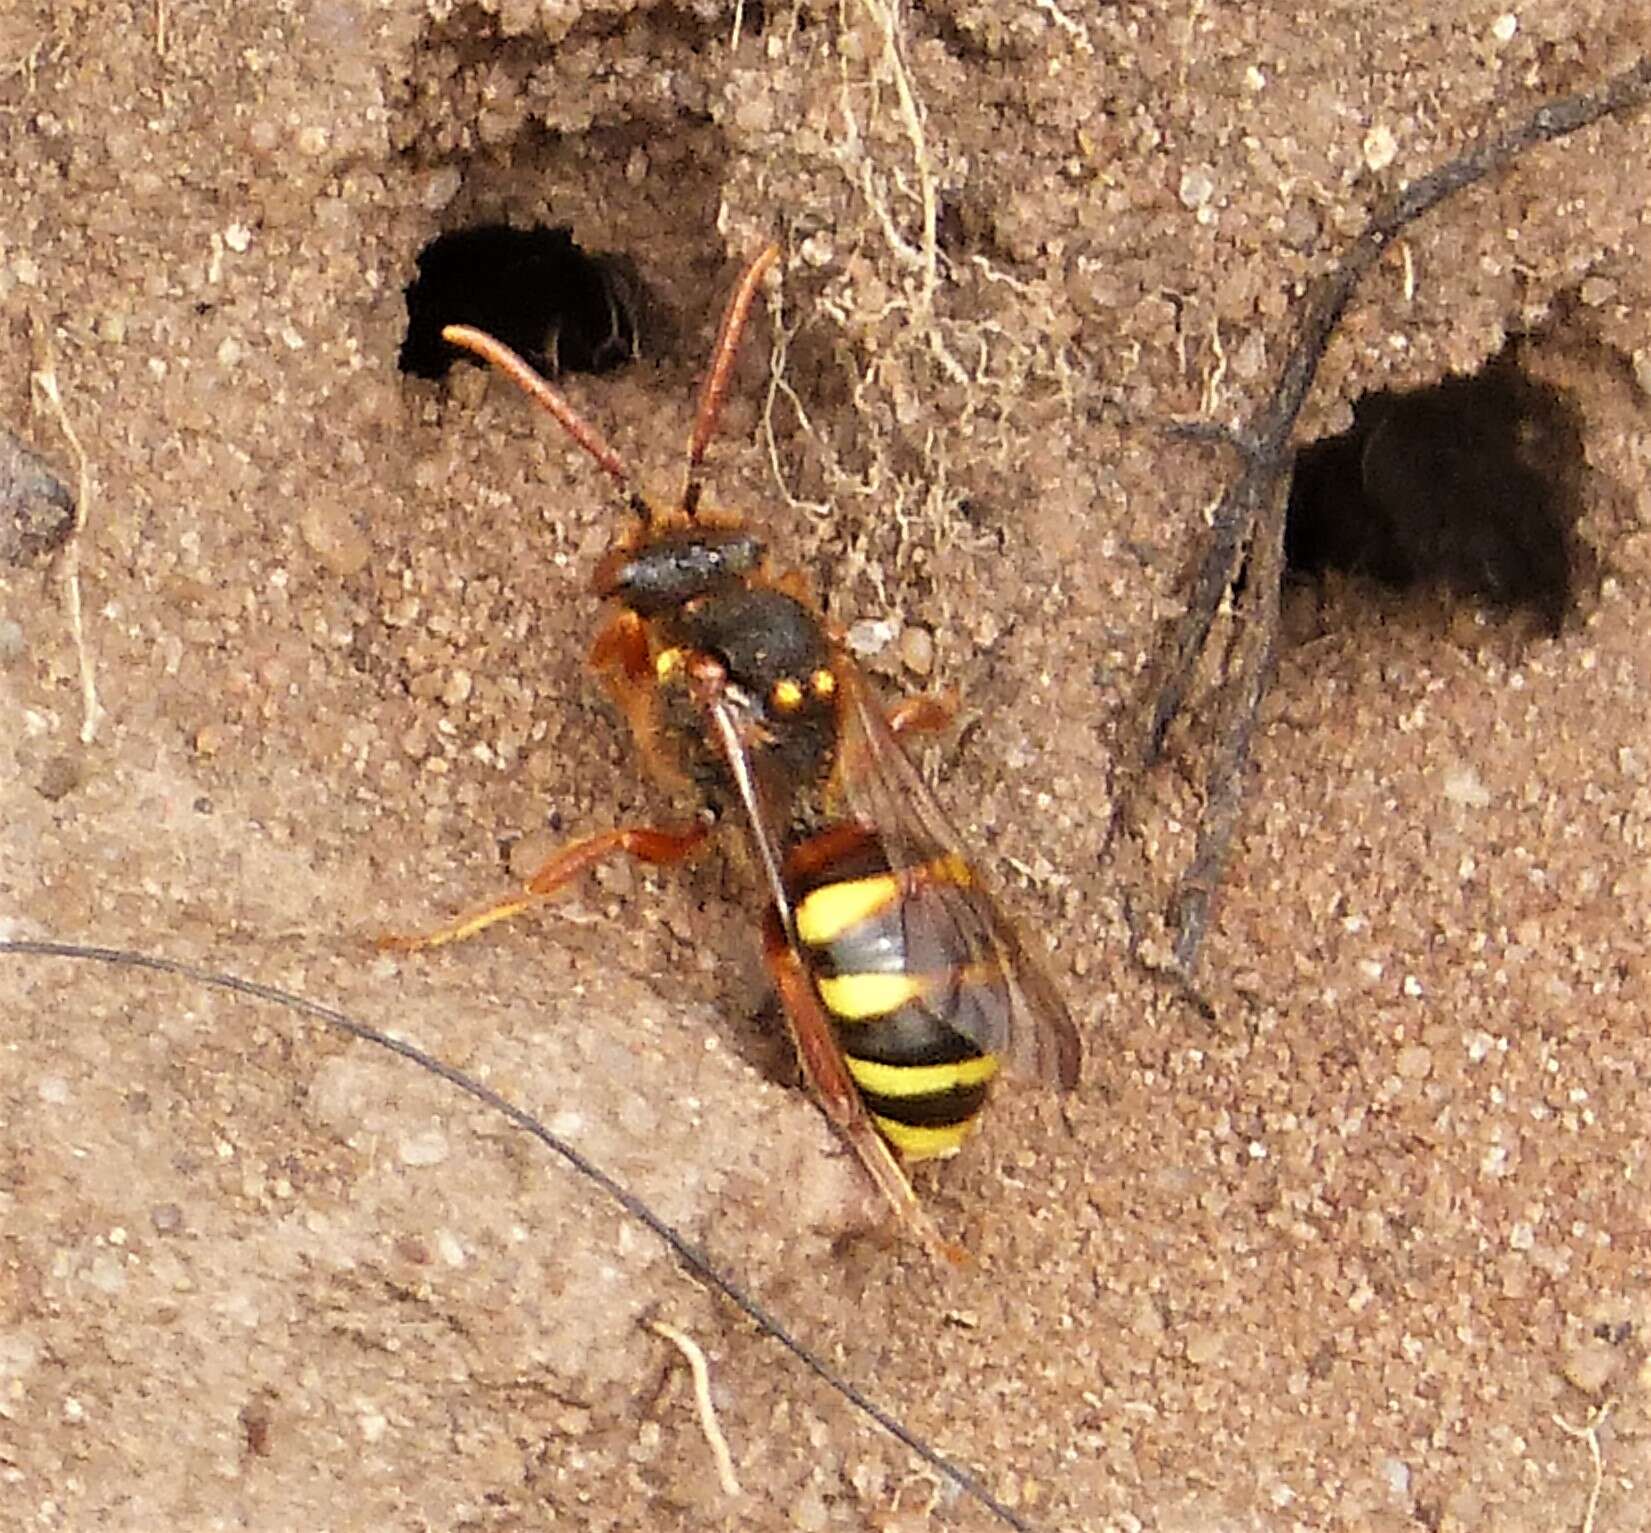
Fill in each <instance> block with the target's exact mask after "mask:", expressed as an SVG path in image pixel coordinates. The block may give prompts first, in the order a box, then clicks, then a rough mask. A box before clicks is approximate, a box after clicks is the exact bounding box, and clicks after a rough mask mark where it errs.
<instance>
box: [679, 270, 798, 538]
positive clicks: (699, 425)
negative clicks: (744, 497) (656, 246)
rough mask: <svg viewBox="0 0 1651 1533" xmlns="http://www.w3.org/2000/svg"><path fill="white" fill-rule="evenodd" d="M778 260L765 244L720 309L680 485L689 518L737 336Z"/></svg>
mask: <svg viewBox="0 0 1651 1533" xmlns="http://www.w3.org/2000/svg"><path fill="white" fill-rule="evenodd" d="M779 258H780V247H779V246H778V245H765V246H764V247H763V248H762V249H761V250H760V251H758V252H757V255H756V257H755V259H754V260H752V262H751V264H750V265H749V266H747V267H746V268H745V271H744V273H743V274H742V275H741V277H740V280H739V285H738V286H737V287H736V288H735V289H734V293H733V296H732V297H731V298H730V299H729V300H728V307H727V308H726V309H724V310H723V313H722V323H721V325H720V326H718V328H717V339H716V344H715V345H714V346H712V348H711V365H710V366H709V367H708V368H707V369H706V373H705V382H704V383H702V384H701V385H700V390H699V409H698V410H697V412H696V413H695V415H694V431H693V435H692V436H690V437H689V438H688V473H687V477H686V478H685V479H684V481H683V485H682V510H683V512H684V513H685V514H686V515H688V516H689V517H692V516H694V515H696V514H697V513H698V511H699V501H700V495H701V493H702V492H703V489H704V486H703V484H702V482H701V479H700V474H699V469H700V465H701V464H702V463H703V462H704V461H705V451H706V449H707V448H708V447H709V446H710V445H711V438H712V437H714V436H715V435H716V434H717V421H718V419H719V418H720V417H721V415H722V402H723V400H724V399H725V398H726V397H727V394H728V384H729V382H730V380H731V379H732V378H733V375H734V357H735V355H736V354H737V353H738V351H739V344H740V337H741V336H742V335H743V334H744V333H745V322H746V320H748V319H749V318H750V317H751V305H752V304H753V303H755V302H756V300H757V290H758V289H759V288H760V287H761V286H762V279H763V278H764V277H766V276H767V275H768V272H769V268H770V267H772V266H773V265H774V264H775V262H777V261H778V260H779Z"/></svg>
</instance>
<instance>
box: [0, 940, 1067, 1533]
mask: <svg viewBox="0 0 1651 1533" xmlns="http://www.w3.org/2000/svg"><path fill="white" fill-rule="evenodd" d="M0 953H16V954H19V955H22V956H29V957H37V958H71V959H77V960H79V961H81V962H83V963H105V964H112V965H114V966H116V967H119V968H128V969H146V970H148V971H149V972H151V973H154V974H171V975H174V976H176V977H177V978H179V979H187V980H189V981H191V982H192V983H194V984H197V985H205V986H207V987H208V988H209V989H213V990H225V991H228V992H229V993H230V994H231V995H242V996H246V997H248V998H249V999H252V1000H256V1001H269V1002H271V1003H272V1004H273V1005H276V1006H284V1007H286V1008H287V1009H288V1010H289V1011H294V1012H297V1013H298V1014H299V1015H300V1016H304V1017H311V1018H313V1019H314V1020H316V1021H317V1022H321V1023H324V1024H325V1025H326V1026H328V1027H331V1028H334V1029H335V1030H337V1031H338V1032H341V1033H343V1034H345V1035H346V1036H347V1037H350V1038H356V1039H359V1040H360V1041H361V1042H363V1043H370V1044H372V1045H373V1046H374V1047H375V1048H380V1049H386V1050H388V1051H389V1052H390V1053H392V1054H396V1055H399V1056H400V1057H401V1058H402V1059H405V1060H407V1061H409V1062H410V1063H411V1064H414V1065H416V1066H417V1067H418V1068H419V1069H421V1070H425V1071H428V1072H429V1073H430V1074H431V1075H434V1076H437V1077H439V1078H440V1079H442V1080H444V1081H446V1082H447V1083H448V1084H449V1085H451V1086H453V1087H455V1088H456V1089H457V1090H459V1091H461V1092H463V1093H464V1094H465V1095H466V1096H468V1097H471V1098H472V1099H473V1100H475V1101H477V1102H480V1103H481V1104H482V1105H483V1106H484V1107H490V1108H492V1109H493V1111H494V1112H496V1113H498V1114H499V1115H500V1116H501V1117H503V1118H505V1119H506V1120H507V1121H508V1122H510V1123H512V1124H514V1125H515V1127H517V1128H519V1129H521V1130H522V1131H523V1132H524V1133H526V1134H528V1135H530V1136H531V1137H532V1138H534V1139H536V1140H538V1141H539V1143H540V1144H542V1145H543V1146H544V1147H545V1148H546V1149H547V1150H549V1151H550V1152H551V1154H553V1155H555V1156H557V1157H559V1158H560V1159H561V1160H563V1161H565V1162H566V1163H567V1164H568V1165H569V1166H571V1167H572V1168H573V1169H574V1171H576V1172H577V1173H578V1174H579V1175H580V1176H582V1177H584V1178H585V1179H586V1180H587V1181H589V1182H592V1183H594V1184H595V1185H596V1186H597V1187H599V1188H600V1189H601V1190H602V1191H603V1192H605V1193H606V1194H607V1195H608V1196H609V1197H610V1198H612V1199H613V1201H614V1202H615V1203H617V1204H618V1205H619V1206H620V1208H622V1209H623V1210H624V1211H625V1212H626V1213H627V1214H629V1215H630V1216H631V1218H633V1219H635V1220H636V1221H637V1222H638V1223H639V1224H641V1225H642V1226H643V1227H644V1228H645V1229H648V1230H651V1231H652V1232H653V1233H654V1234H655V1235H657V1236H658V1237H659V1239H660V1240H661V1241H663V1242H664V1244H665V1245H666V1246H667V1247H669V1248H670V1250H671V1252H672V1253H673V1254H674V1255H675V1256H676V1258H677V1259H678V1260H679V1261H680V1262H681V1263H682V1264H683V1266H685V1267H686V1268H687V1269H688V1271H689V1272H691V1273H692V1274H693V1275H694V1277H696V1278H697V1279H698V1280H699V1281H700V1282H702V1283H703V1284H705V1286H706V1287H707V1288H709V1289H711V1290H713V1291H714V1292H716V1293H719V1294H721V1295H722V1297H723V1298H725V1299H727V1300H728V1302H729V1303H730V1304H732V1305H733V1306H734V1307H735V1308H736V1309H738V1310H739V1311H740V1312H741V1313H742V1314H743V1315H745V1317H746V1318H747V1319H748V1320H750V1321H751V1323H752V1324H753V1325H755V1326H756V1328H757V1329H758V1330H759V1331H760V1332H762V1333H763V1334H764V1335H766V1336H772V1337H773V1338H774V1340H775V1341H777V1342H778V1343H779V1344H780V1346H781V1347H783V1348H784V1349H785V1350H786V1351H787V1352H789V1353H790V1354H791V1355H792V1357H794V1358H795V1359H796V1360H797V1361H798V1362H799V1363H801V1364H802V1366H803V1367H804V1368H806V1369H807V1370H808V1371H809V1372H810V1373H812V1374H813V1375H814V1376H815V1378H817V1379H819V1380H820V1382H821V1383H823V1384H824V1385H825V1386H826V1387H827V1388H828V1389H831V1390H832V1391H834V1392H835V1393H836V1394H838V1395H840V1396H841V1397H842V1398H843V1399H844V1400H846V1401H847V1402H848V1403H849V1404H850V1405H851V1406H853V1407H854V1409H855V1410H857V1411H859V1412H860V1414H861V1415H863V1416H865V1417H867V1418H869V1419H870V1420H871V1421H873V1422H875V1423H876V1424H877V1425H878V1426H880V1427H881V1428H882V1429H883V1430H884V1431H885V1432H887V1433H888V1434H889V1436H890V1437H892V1438H894V1440H895V1441H896V1442H898V1443H900V1444H901V1445H902V1446H903V1447H905V1448H907V1449H909V1450H910V1451H911V1452H912V1453H913V1454H914V1455H915V1456H916V1457H917V1458H919V1459H921V1460H922V1462H923V1463H925V1464H927V1465H928V1466H929V1468H931V1469H933V1470H934V1471H935V1472H936V1473H937V1474H939V1475H940V1476H941V1477H942V1478H943V1479H945V1480H947V1481H949V1482H950V1483H951V1484H952V1485H954V1486H955V1487H956V1488H957V1489H958V1490H959V1491H960V1492H962V1494H964V1495H965V1496H968V1497H969V1498H970V1499H971V1500H973V1501H976V1502H978V1503H979V1504H980V1505H981V1506H983V1507H985V1508H986V1510H987V1511H988V1512H990V1513H991V1514H992V1516H994V1517H995V1518H997V1520H998V1521H999V1522H1001V1523H1002V1524H1003V1525H1004V1526H1005V1527H1009V1528H1013V1529H1015V1530H1016V1533H1037V1529H1036V1528H1035V1527H1034V1525H1033V1524H1032V1523H1030V1522H1028V1521H1027V1520H1026V1519H1025V1518H1024V1517H1022V1516H1021V1515H1020V1513H1018V1512H1016V1511H1015V1510H1014V1509H1013V1508H1012V1507H1009V1506H1006V1505H1005V1504H1004V1503H1003V1502H1002V1501H1000V1500H999V1499H998V1498H997V1497H996V1496H994V1495H993V1494H992V1493H991V1492H990V1491H989V1490H987V1489H986V1487H985V1486H984V1485H982V1484H981V1483H980V1481H979V1480H977V1479H976V1478H975V1477H974V1476H973V1475H972V1474H970V1473H969V1471H968V1470H966V1469H964V1468H963V1467H962V1466H961V1465H958V1464H954V1463H953V1462H952V1461H951V1460H950V1459H949V1458H947V1457H946V1456H945V1455H944V1454H943V1453H941V1452H940V1450H939V1449H938V1448H933V1447H931V1446H930V1445H929V1444H928V1443H927V1442H925V1441H924V1440H923V1439H922V1438H921V1437H919V1436H918V1435H917V1434H916V1433H915V1432H914V1431H912V1429H911V1428H910V1427H908V1426H907V1425H906V1424H905V1423H904V1422H903V1421H901V1420H900V1419H899V1418H898V1417H897V1416H895V1415H893V1414H892V1413H891V1412H890V1411H888V1410H886V1409H885V1408H884V1407H883V1406H881V1405H879V1404H877V1402H876V1401H875V1400H873V1399H872V1398H871V1397H870V1396H869V1395H867V1394H866V1393H865V1391H864V1390H862V1389H861V1388H859V1386H858V1385H855V1384H851V1383H850V1382H849V1381H848V1380H847V1379H845V1378H844V1377H843V1376H842V1375H841V1374H840V1373H838V1372H837V1371H836V1370H835V1369H834V1368H832V1367H831V1365H830V1364H829V1363H827V1362H826V1360H825V1359H824V1358H823V1357H821V1356H820V1355H819V1353H817V1352H815V1351H814V1350H813V1349H812V1348H810V1347H808V1346H806V1345H805V1344H804V1343H803V1342H801V1341H799V1340H798V1339H797V1338H796V1337H795V1336H793V1335H792V1334H791V1332H790V1331H789V1330H787V1329H786V1327H785V1326H783V1325H782V1324H781V1323H780V1322H779V1321H778V1320H777V1319H776V1318H775V1317H774V1316H773V1315H772V1314H771V1313H770V1312H769V1311H768V1310H767V1308H765V1307H764V1306H763V1305H762V1304H760V1303H759V1302H758V1301H757V1300H756V1299H754V1298H753V1297H752V1296H751V1295H750V1294H749V1293H748V1292H746V1290H745V1289H744V1288H743V1287H742V1286H741V1285H740V1284H739V1283H736V1282H735V1281H734V1280H733V1279H732V1278H730V1277H727V1276H725V1275H724V1274H723V1273H722V1272H721V1271H720V1270H719V1269H718V1268H717V1267H716V1266H714V1265H713V1264H712V1262H711V1259H710V1257H709V1256H707V1255H706V1254H705V1252H704V1251H703V1250H702V1249H701V1248H700V1247H699V1246H696V1245H695V1244H694V1243H693V1242H692V1241H691V1240H689V1239H688V1237H687V1236H686V1235H684V1234H683V1233H682V1232H681V1231H680V1230H679V1229H677V1228H676V1226H675V1225H673V1224H670V1223H668V1222H667V1221H666V1220H665V1219H663V1218H661V1217H660V1215H658V1214H656V1213H655V1212H654V1211H653V1209H652V1208H650V1207H649V1206H648V1205H647V1204H646V1203H644V1202H643V1201H642V1199H641V1198H639V1197H637V1196H636V1194H635V1193H633V1192H631V1191H630V1190H629V1189H628V1188H627V1187H625V1186H624V1185H623V1184H622V1183H621V1182H619V1181H617V1180H616V1179H615V1178H614V1177H613V1176H611V1175H610V1174H609V1173H608V1172H606V1171H604V1170H603V1169H602V1168H601V1167H600V1166H599V1165H597V1164H596V1162H595V1161H593V1160H591V1159H590V1158H589V1157H588V1156H587V1155H585V1154H584V1153H583V1152H582V1151H580V1150H577V1149H575V1148H574V1147H573V1146H572V1145H571V1144H569V1143H568V1142H567V1141H566V1140H565V1139H562V1138H560V1137H559V1136H558V1135H556V1134H553V1133H552V1132H551V1131H550V1130H549V1129H548V1128H546V1127H545V1125H544V1124H543V1123H542V1122H541V1121H540V1120H539V1119H538V1118H536V1117H534V1115H533V1114H532V1113H530V1112H528V1111H527V1110H526V1109H525V1108H522V1107H518V1106H516V1104H515V1103H514V1102H511V1101H509V1100H508V1099H506V1098H505V1097H502V1096H500V1095H499V1093H498V1092H496V1091H495V1090H493V1088H492V1087H491V1086H486V1085H484V1084H483V1083H482V1082H481V1081H478V1080H477V1079H476V1078H475V1077H474V1076H472V1075H467V1074H465V1072H464V1071H463V1070H461V1069H459V1068H458V1066H456V1065H450V1064H448V1063H447V1062H446V1061H445V1060H442V1059H437V1058H436V1057H435V1056H434V1055H433V1054H427V1053H425V1051H424V1050H423V1049H421V1048H419V1047H418V1045H417V1044H413V1043H408V1042H406V1041H405V1040H404V1039H401V1038H392V1037H391V1036H390V1035H389V1034H388V1033H385V1032H380V1031H379V1029H378V1028H376V1027H373V1026H371V1025H370V1024H368V1023H366V1022H358V1021H356V1019H355V1018H354V1017H351V1016H349V1015H347V1014H346V1013H344V1012H342V1011H339V1010H337V1009H336V1008H334V1007H331V1006H324V1005H322V1004H321V1002H319V1001H312V1000H309V999H308V998H307V997H305V996H301V995H294V994H293V993H292V992H291V991H290V990H282V989H280V988H278V987H277V986H275V985H265V984H261V983H259V982H258V981H257V980H251V979H241V978H240V977H239V976H238V975H234V974H223V973H219V972H217V971H215V970H212V969H203V968H201V967H199V966H198V965H196V964H191V963H184V962H183V961H182V960H181V959H177V958H165V957H162V956H161V955H159V954H150V953H140V952H136V951H133V950H132V949H129V948H112V947H91V946H88V945H86V944H85V943H80V942H51V941H44V940H37V939H34V938H15V939H0Z"/></svg>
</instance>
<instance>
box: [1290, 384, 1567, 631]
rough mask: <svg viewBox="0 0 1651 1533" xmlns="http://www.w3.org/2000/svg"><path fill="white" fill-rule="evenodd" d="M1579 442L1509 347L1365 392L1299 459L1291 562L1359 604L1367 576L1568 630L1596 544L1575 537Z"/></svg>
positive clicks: (1558, 403)
mask: <svg viewBox="0 0 1651 1533" xmlns="http://www.w3.org/2000/svg"><path fill="white" fill-rule="evenodd" d="M1582 469H1583V448H1582V434H1581V430H1580V427H1579V425H1578V422H1577V418H1576V414H1575V412H1574V411H1573V409H1572V408H1571V407H1570V406H1569V404H1568V403H1567V402H1566V401H1565V399H1564V398H1563V396H1562V395H1560V394H1559V393H1558V391H1556V390H1555V389H1553V388H1551V387H1550V386H1548V385H1546V384H1543V383H1540V382H1537V381H1536V380H1534V379H1532V378H1530V377H1529V376H1527V375H1526V374H1525V373H1523V372H1521V371H1520V369H1519V367H1518V365H1517V363H1516V361H1515V360H1514V359H1513V357H1512V356H1511V354H1510V353H1509V352H1504V353H1503V354H1502V355H1500V356H1499V357H1497V358H1496V359H1494V360H1493V361H1492V362H1491V363H1489V364H1488V365H1487V366H1486V367H1485V368H1484V369H1483V370H1481V371H1480V372H1478V373H1476V374H1474V375H1472V376H1470V377H1463V378H1450V379H1447V380H1446V381H1444V382H1443V383H1439V384H1435V385H1433V386H1431V387H1429V388H1422V389H1415V390H1410V391H1406V392H1388V391H1383V392H1379V393H1373V394H1367V395H1365V396H1364V397H1363V398H1362V399H1360V400H1359V401H1358V403H1357V404H1356V405H1355V406H1354V408H1353V425H1352V427H1351V428H1350V429H1349V430H1348V431H1346V432H1344V433H1342V434H1341V435H1340V436H1335V437H1327V438H1325V439H1324V440H1322V441H1319V442H1315V443H1313V445H1312V446H1310V447H1307V448H1304V449H1303V450H1302V451H1301V453H1300V454H1299V455H1298V457H1297V459H1296V469H1295V479H1294V482H1293V484H1292V486H1291V491H1290V505H1289V512H1288V519H1287V521H1286V524H1285V558H1286V563H1287V566H1288V568H1289V570H1290V571H1291V572H1292V573H1293V574H1294V575H1296V576H1298V577H1307V578H1315V577H1322V576H1323V575H1324V574H1325V573H1326V572H1327V571H1340V572H1343V573H1344V574H1347V575H1351V576H1354V577H1358V579H1356V580H1355V581H1354V582H1351V583H1325V584H1324V585H1323V589H1324V590H1325V591H1326V592H1327V593H1328V592H1329V591H1331V590H1332V589H1335V590H1338V591H1340V592H1341V593H1342V594H1343V597H1344V599H1346V600H1357V599H1358V596H1357V590H1358V581H1359V580H1363V581H1367V582H1375V583H1376V584H1378V585H1380V586H1383V587H1387V588H1389V589H1390V590H1394V591H1413V590H1431V591H1434V592H1437V593H1439V594H1440V595H1443V596H1445V597H1446V598H1452V599H1456V600H1466V601H1480V602H1483V603H1485V604H1487V605H1488V606H1490V607H1492V608H1495V609H1500V610H1502V611H1504V612H1515V611H1524V612H1529V613H1534V614H1535V615H1536V616H1537V617H1538V618H1539V619H1540V620H1541V621H1542V623H1543V624H1544V625H1545V626H1546V627H1547V628H1548V630H1549V631H1550V632H1553V633H1556V634H1557V633H1558V632H1559V631H1560V630H1561V629H1562V628H1563V626H1564V623H1565V619H1566V617H1567V615H1568V614H1569V613H1570V612H1571V611H1572V609H1573V606H1574V603H1575V600H1576V593H1577V587H1578V584H1579V581H1580V572H1581V571H1582V570H1583V568H1584V567H1585V566H1586V563H1587V558H1586V555H1587V550H1586V549H1585V548H1584V547H1583V545H1582V544H1581V543H1580V542H1579V540H1578V537H1577V531H1576V523H1577V516H1578V512H1579V508H1580V502H1581V495H1580V482H1581V475H1582Z"/></svg>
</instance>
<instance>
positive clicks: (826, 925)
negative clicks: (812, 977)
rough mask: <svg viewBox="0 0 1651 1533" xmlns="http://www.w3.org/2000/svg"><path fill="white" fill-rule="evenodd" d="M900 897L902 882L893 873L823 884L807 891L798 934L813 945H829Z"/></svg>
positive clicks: (799, 911) (801, 905)
mask: <svg viewBox="0 0 1651 1533" xmlns="http://www.w3.org/2000/svg"><path fill="white" fill-rule="evenodd" d="M899 898H900V884H899V881H898V880H897V879H896V878H895V876H894V874H892V873H876V874H873V875H872V876H871V877H870V878H845V879H841V880H840V881H839V882H837V883H834V884H823V885H822V886H821V887H820V888H818V889H814V890H811V891H810V892H809V893H808V894H805V895H804V896H803V898H802V901H801V902H800V903H799V904H798V906H797V914H796V922H797V937H798V939H799V940H800V941H802V942H805V943H807V944H808V946H809V947H826V946H829V945H830V944H831V943H833V942H835V941H836V940H837V939H838V938H839V937H841V936H842V935H843V933H844V932H846V931H849V930H851V929H852V928H853V927H855V926H858V925H859V924H860V922H862V921H864V920H865V919H866V918H867V917H868V916H874V915H876V914H877V913H878V912H879V911H882V910H886V909H888V907H889V906H890V905H892V904H893V903H894V902H895V901H896V900H897V899H899Z"/></svg>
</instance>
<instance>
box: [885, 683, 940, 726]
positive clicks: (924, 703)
mask: <svg viewBox="0 0 1651 1533" xmlns="http://www.w3.org/2000/svg"><path fill="white" fill-rule="evenodd" d="M885 717H886V718H887V719H888V725H889V733H890V734H894V735H915V734H931V733H933V732H934V731H936V730H941V729H947V728H949V727H950V726H951V722H952V720H953V719H955V718H956V717H957V699H956V698H955V697H953V696H951V695H950V694H943V695H942V696H939V697H936V696H935V695H934V694H933V693H931V692H920V693H918V694H917V695H915V696H913V697H903V698H901V699H900V701H899V702H897V703H896V704H895V705H894V706H893V707H892V708H890V709H889V711H888V713H887V714H886V715H885Z"/></svg>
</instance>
